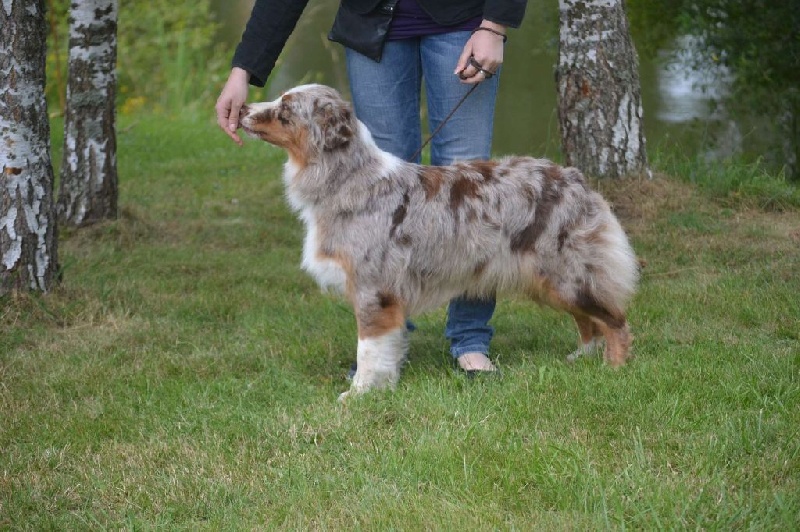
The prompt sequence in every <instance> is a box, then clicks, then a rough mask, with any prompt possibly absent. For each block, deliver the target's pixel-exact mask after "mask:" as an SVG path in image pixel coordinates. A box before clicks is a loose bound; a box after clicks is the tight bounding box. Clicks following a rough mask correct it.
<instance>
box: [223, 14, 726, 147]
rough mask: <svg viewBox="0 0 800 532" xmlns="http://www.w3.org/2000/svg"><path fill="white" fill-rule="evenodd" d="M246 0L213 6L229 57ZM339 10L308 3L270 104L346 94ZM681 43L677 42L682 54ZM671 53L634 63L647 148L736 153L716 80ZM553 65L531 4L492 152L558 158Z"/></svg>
mask: <svg viewBox="0 0 800 532" xmlns="http://www.w3.org/2000/svg"><path fill="white" fill-rule="evenodd" d="M252 3H253V1H252V0H234V1H230V2H223V1H221V0H220V1H219V2H218V7H217V11H218V12H219V13H220V15H221V17H222V20H224V22H225V28H226V31H225V32H224V34H225V39H226V42H227V43H229V44H230V50H231V54H232V53H233V50H234V48H235V46H236V44H237V43H238V40H239V37H240V36H241V32H242V29H243V28H244V25H245V23H246V21H247V18H248V16H249V13H250V9H251V6H252ZM337 7H338V2H330V1H323V0H312V1H311V2H310V3H309V5H308V7H307V8H306V11H305V13H304V14H303V17H302V18H301V19H300V22H299V24H298V26H297V28H296V29H295V31H294V33H293V35H292V37H291V38H290V40H289V42H288V43H287V46H286V48H285V49H284V53H283V55H282V57H281V59H280V61H279V64H278V66H277V67H276V69H275V70H274V71H273V73H272V76H271V78H270V83H269V86H268V89H267V90H266V91H264V92H262V93H255V94H258V96H259V97H263V98H269V99H271V98H274V97H276V96H277V95H279V94H280V93H281V92H282V91H284V90H286V89H289V88H291V87H293V86H295V85H298V84H300V83H308V82H316V83H325V84H327V85H331V86H333V87H336V88H337V89H339V90H340V91H342V92H344V93H347V92H348V86H347V76H346V74H345V70H344V52H343V50H342V48H341V46H340V45H338V44H335V43H331V42H329V41H328V40H327V38H326V36H327V33H328V30H329V28H330V25H331V23H332V21H333V17H334V14H335V12H336V9H337ZM685 39H689V38H688V37H682V38H677V39H676V40H675V41H674V43H673V47H674V49H677V50H680V49H684V48H685V45H686V44H687V43H686V41H685ZM672 51H673V50H672V49H666V50H661V51H660V52H659V53H658V54H656V56H655V57H654V58H647V57H641V58H640V78H641V83H642V100H643V108H644V122H645V134H646V136H647V142H648V147H649V149H650V150H651V151H652V150H653V149H654V148H657V147H660V146H662V145H665V144H666V143H675V142H678V143H680V144H681V145H682V146H684V149H686V147H687V146H688V149H689V151H690V152H693V153H696V154H698V155H699V156H701V157H704V158H719V157H725V156H728V155H730V154H732V153H734V152H736V151H737V150H738V149H739V148H740V147H741V134H740V133H739V132H738V128H737V127H736V123H735V122H733V121H731V120H730V119H728V118H727V117H726V116H725V115H724V112H723V110H722V109H721V108H719V107H717V108H716V109H715V108H714V106H712V105H710V103H711V102H712V101H714V99H715V98H718V97H720V96H722V95H724V93H725V90H726V81H725V75H724V72H723V73H722V74H723V75H722V76H719V77H717V76H715V75H712V74H719V73H713V72H712V73H709V72H705V73H703V72H698V71H694V70H692V69H691V68H690V67H689V66H688V65H689V63H690V62H689V61H687V60H685V59H686V58H683V59H681V57H680V56H679V57H677V58H676V57H675V54H674V53H672ZM557 59H558V10H557V5H556V3H555V2H548V3H545V2H531V3H529V4H528V11H527V14H526V17H525V21H524V23H523V25H522V27H521V28H519V29H517V30H510V32H509V39H508V43H507V45H506V53H505V62H504V65H503V71H502V76H501V80H500V93H499V96H498V103H497V112H496V116H495V128H494V152H495V154H497V155H503V154H528V155H534V156H547V157H555V158H558V156H559V155H558V154H559V144H560V141H559V135H558V116H557V112H556V85H555V65H556V63H557Z"/></svg>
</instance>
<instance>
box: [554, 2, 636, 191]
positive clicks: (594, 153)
mask: <svg viewBox="0 0 800 532" xmlns="http://www.w3.org/2000/svg"><path fill="white" fill-rule="evenodd" d="M559 12H560V30H559V35H560V38H559V61H558V69H557V72H556V80H557V83H558V117H559V125H560V127H561V143H562V149H563V151H564V156H565V159H566V162H567V164H569V165H572V166H576V167H578V168H580V169H581V170H583V171H584V172H586V173H587V174H590V175H594V176H596V177H621V176H625V175H628V174H640V173H642V172H646V171H647V154H646V152H645V137H644V129H643V124H642V114H643V113H642V98H641V87H640V84H639V58H638V56H637V55H636V49H635V48H634V46H633V41H632V40H631V36H630V31H629V29H628V20H627V18H626V16H625V6H624V1H623V0H559Z"/></svg>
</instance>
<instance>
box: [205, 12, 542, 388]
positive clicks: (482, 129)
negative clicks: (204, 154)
mask: <svg viewBox="0 0 800 532" xmlns="http://www.w3.org/2000/svg"><path fill="white" fill-rule="evenodd" d="M306 3H307V0H306V1H300V2H298V1H290V0H256V3H255V5H254V7H253V11H252V14H251V16H250V20H249V21H248V23H247V27H246V29H245V32H244V35H243V36H242V41H241V42H240V43H239V46H238V47H237V49H236V53H235V54H234V57H233V63H232V69H231V73H230V76H229V77H228V81H227V83H226V84H225V87H224V88H223V90H222V93H221V94H220V97H219V99H218V100H217V105H216V112H217V122H218V124H219V126H220V127H221V128H222V129H223V130H224V131H225V132H226V133H227V134H228V136H230V137H231V138H232V139H233V140H234V141H236V142H237V143H238V144H240V145H241V143H242V141H241V139H240V138H239V136H238V134H237V133H236V131H237V129H238V126H239V110H240V108H241V107H242V105H243V104H244V103H245V101H246V99H247V92H248V85H249V84H252V85H255V86H259V87H262V86H264V84H265V83H266V80H267V77H268V76H269V75H270V73H271V72H272V69H273V68H274V66H275V61H276V60H277V58H278V56H279V55H280V53H281V51H282V50H283V47H284V46H285V44H286V41H287V40H288V38H289V35H290V34H291V33H292V31H293V30H294V27H295V25H296V24H297V21H298V19H299V18H300V15H301V14H302V11H303V9H304V7H305V5H306ZM526 4H527V2H526V1H525V0H470V1H467V2H461V1H457V0H440V1H435V0H383V1H381V0H343V2H342V4H341V5H340V8H339V11H338V13H337V16H336V20H335V22H334V27H333V29H332V30H331V34H330V35H329V38H330V39H331V40H334V41H337V42H341V43H343V44H344V45H345V53H346V58H347V72H348V78H349V81H350V90H351V93H352V97H353V105H354V107H355V112H356V115H357V116H358V118H359V119H360V120H361V121H362V122H364V124H366V126H367V128H368V129H369V130H370V132H371V133H372V136H373V138H374V139H375V142H376V143H377V144H378V146H379V147H380V148H381V149H383V150H385V151H388V152H390V153H393V154H394V155H396V156H398V157H401V158H404V159H407V160H410V159H411V157H412V156H413V157H415V159H416V161H413V162H419V156H418V155H415V154H416V152H417V150H418V148H419V147H420V145H421V144H422V139H421V124H420V112H419V110H420V101H421V92H422V89H421V87H422V82H424V83H425V95H426V100H427V110H428V119H429V128H430V130H431V131H435V130H436V128H438V127H439V125H440V124H441V123H442V122H443V121H444V120H445V118H446V117H447V115H448V114H449V113H450V112H451V111H452V110H453V109H454V108H455V107H456V105H457V104H458V103H459V101H461V99H462V98H463V97H464V95H465V94H466V93H467V91H468V90H469V89H470V86H472V85H475V84H479V86H478V87H476V88H475V90H474V91H473V92H472V94H470V95H469V97H468V98H467V99H466V100H465V102H464V104H463V105H462V106H461V107H459V108H458V110H457V111H456V112H455V113H454V114H453V116H452V117H450V118H449V119H448V120H447V121H446V123H445V124H444V125H443V126H442V128H441V130H439V132H438V133H437V134H436V136H435V137H434V138H433V140H432V141H431V164H433V165H437V166H440V165H448V164H451V163H453V162H454V161H456V160H467V159H488V158H489V157H490V156H491V143H492V124H493V120H494V107H495V99H496V96H497V84H498V76H497V74H498V73H499V72H498V69H499V68H500V65H501V64H502V62H503V44H504V42H505V41H506V29H507V28H508V27H519V25H520V24H521V22H522V17H523V16H524V13H525V7H526ZM494 308H495V302H494V301H493V300H489V301H483V300H466V299H461V298H457V299H454V300H453V301H451V302H450V306H449V308H448V318H447V326H446V329H445V334H446V336H447V338H448V339H449V340H450V342H451V344H450V352H451V354H452V355H453V357H454V358H455V359H456V361H457V363H458V365H459V367H460V368H461V369H463V370H464V371H466V372H467V373H468V374H469V375H474V374H475V373H476V372H491V371H495V369H496V368H495V366H494V364H492V362H491V360H490V359H489V358H488V353H489V342H490V340H491V338H492V335H493V334H494V330H493V329H492V327H491V326H490V325H489V320H490V319H491V317H492V314H493V313H494Z"/></svg>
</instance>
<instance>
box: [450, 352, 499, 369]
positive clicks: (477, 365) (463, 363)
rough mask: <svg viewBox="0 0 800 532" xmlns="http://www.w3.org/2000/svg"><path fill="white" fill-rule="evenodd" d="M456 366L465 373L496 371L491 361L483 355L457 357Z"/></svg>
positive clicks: (467, 354)
mask: <svg viewBox="0 0 800 532" xmlns="http://www.w3.org/2000/svg"><path fill="white" fill-rule="evenodd" d="M456 360H458V366H459V367H460V368H461V369H463V370H464V371H466V372H473V371H497V368H496V367H495V365H494V364H492V361H491V360H489V357H487V356H486V355H485V354H483V353H479V352H474V353H464V354H463V355H461V356H460V357H458V358H457V359H456Z"/></svg>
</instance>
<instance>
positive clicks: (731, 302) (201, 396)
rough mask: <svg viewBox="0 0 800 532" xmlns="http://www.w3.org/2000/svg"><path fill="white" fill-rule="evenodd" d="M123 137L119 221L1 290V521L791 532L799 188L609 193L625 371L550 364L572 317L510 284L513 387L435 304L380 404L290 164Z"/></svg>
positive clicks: (229, 147) (134, 131)
mask: <svg viewBox="0 0 800 532" xmlns="http://www.w3.org/2000/svg"><path fill="white" fill-rule="evenodd" d="M59 129H60V125H57V124H56V125H54V132H55V137H56V140H55V144H54V146H55V148H56V151H58V149H57V148H58V147H59V143H60V140H58V137H59V134H58V130H59ZM120 129H121V133H120V135H119V167H120V174H121V205H122V216H121V217H120V219H119V220H118V221H115V222H110V223H107V224H103V225H101V226H97V227H92V228H87V229H84V230H81V231H62V234H61V243H60V260H61V264H62V266H63V270H64V280H63V283H62V285H61V287H60V288H59V289H57V290H56V291H55V292H54V293H52V294H50V295H48V296H46V297H31V296H28V295H17V296H15V297H13V298H7V299H5V300H0V333H1V334H0V529H15V530H16V529H31V530H51V529H52V530H85V529H106V528H109V529H120V528H125V529H155V528H163V529H176V528H177V529H206V530H219V529H227V530H237V529H246V530H248V529H271V528H286V529H333V530H336V529H344V528H357V529H371V530H384V529H405V530H419V529H439V530H481V529H521V530H530V529H544V530H549V529H556V530H558V529H570V530H585V529H595V528H614V529H621V528H636V529H651V528H665V529H674V528H693V529H694V528H704V529H720V530H730V529H759V530H761V529H765V530H769V529H775V530H790V529H797V528H798V527H800V210H798V209H797V208H796V207H794V206H792V205H791V204H789V205H786V204H785V203H783V202H778V203H775V202H770V201H760V199H759V197H758V196H757V193H756V196H755V197H754V199H752V200H750V201H745V200H742V198H741V197H740V194H739V192H741V190H745V189H746V187H740V188H739V189H737V190H736V191H734V192H730V193H728V192H726V193H723V194H719V193H717V194H716V195H714V196H712V195H711V194H710V193H708V191H707V190H705V189H703V187H700V186H698V185H690V184H686V180H685V179H678V178H664V177H660V178H657V179H655V180H653V181H642V182H639V181H629V182H625V183H603V184H602V186H601V188H602V189H603V191H604V193H605V194H606V195H607V197H608V198H609V199H610V200H611V201H612V202H613V203H614V205H615V208H616V209H617V212H618V213H619V215H620V218H621V219H622V221H623V224H624V225H625V226H626V228H627V229H628V230H629V233H630V235H631V236H632V239H633V242H634V247H635V248H636V250H637V253H638V254H639V255H640V256H641V258H643V259H644V260H646V262H647V266H646V268H645V270H644V274H643V279H642V283H641V287H640V291H639V293H638V295H637V296H636V298H635V300H634V302H633V304H632V307H631V311H630V321H631V327H632V329H633V332H634V334H635V336H636V338H635V341H634V347H633V349H634V353H635V355H636V358H635V359H634V360H633V361H632V362H631V363H630V364H629V365H628V366H626V367H624V368H622V369H621V370H618V371H615V370H611V369H609V368H607V367H605V366H604V365H603V364H602V362H601V361H600V360H599V359H597V358H593V359H583V360H581V361H579V362H578V363H576V364H574V365H569V364H567V363H565V362H564V357H565V355H566V354H567V353H569V352H570V351H571V350H572V349H574V347H575V345H576V340H577V335H576V332H575V330H574V328H573V324H572V323H571V320H570V319H569V318H568V317H567V316H565V315H561V314H559V313H556V312H554V311H551V310H547V309H542V308H539V307H536V306H535V305H531V304H528V303H526V302H523V301H517V300H506V301H503V302H501V303H500V304H499V306H498V310H497V312H496V315H495V320H494V325H495V327H496V329H497V334H496V337H495V338H496V339H495V342H494V345H493V348H494V356H495V357H496V359H497V360H498V362H499V364H500V366H501V367H502V370H503V375H502V378H498V379H483V380H476V381H469V380H466V379H464V378H463V377H462V376H461V375H460V374H458V373H456V372H455V371H454V370H453V369H452V364H451V361H450V359H449V355H448V353H447V343H446V340H445V339H444V337H443V333H442V329H443V326H444V311H443V310H441V311H437V312H434V313H431V314H429V315H426V316H422V317H419V318H417V319H416V320H415V322H416V324H417V325H418V327H419V329H418V330H417V331H416V332H415V333H413V335H412V339H411V361H410V363H409V364H408V366H407V367H406V370H405V371H404V374H403V377H402V379H401V382H400V385H399V386H398V388H397V390H396V391H395V392H394V393H388V392H377V393H371V394H368V395H366V396H364V397H360V398H357V399H355V400H351V401H348V402H347V403H346V404H344V405H343V404H340V403H339V402H337V401H336V397H337V395H338V393H339V392H342V391H344V390H345V389H346V388H347V382H346V381H345V378H344V376H345V373H346V371H347V368H348V366H349V365H350V363H351V362H352V360H353V359H354V356H355V345H356V342H355V323H354V320H353V317H352V315H351V312H350V310H349V308H348V307H347V305H346V304H345V303H343V302H341V301H338V300H336V299H330V298H328V297H327V296H324V295H322V294H321V293H320V292H319V290H318V289H317V288H316V286H315V285H314V284H313V282H312V281H311V280H310V279H309V278H308V277H307V276H306V275H305V274H304V273H303V272H302V271H301V270H300V269H299V259H300V253H301V241H302V228H301V226H300V224H299V222H298V221H296V220H295V219H294V217H293V216H292V215H291V214H290V213H289V211H288V209H287V207H286V205H285V203H284V199H283V189H282V184H281V180H280V172H281V164H282V161H283V157H284V156H283V154H282V153H281V152H279V151H277V150H275V149H272V148H269V147H267V146H266V145H264V144H262V143H258V142H256V141H250V142H248V143H246V144H245V147H244V148H239V147H237V146H235V145H234V144H233V143H232V142H230V141H228V140H227V137H225V136H224V135H223V134H222V133H221V132H218V131H217V130H216V126H214V125H213V123H212V122H211V121H206V120H199V119H198V120H186V119H174V118H166V117H156V118H141V119H140V120H139V121H136V122H130V121H128V122H125V123H123V124H122V125H121V128H120ZM54 160H55V161H58V160H60V159H59V156H58V155H57V154H56V156H55V157H54ZM678 177H681V176H678ZM683 177H686V178H687V179H688V176H683ZM767 188H769V190H774V189H775V187H772V186H770V187H767ZM778 188H780V187H778ZM759 190H764V187H761V188H759ZM780 190H781V191H783V192H781V193H782V194H783V193H784V192H785V189H783V188H780ZM788 197H792V196H791V193H790V195H789V196H788ZM793 197H795V198H796V197H797V196H796V195H795V196H793ZM795 205H796V203H795ZM767 208H768V209H769V210H767Z"/></svg>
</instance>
